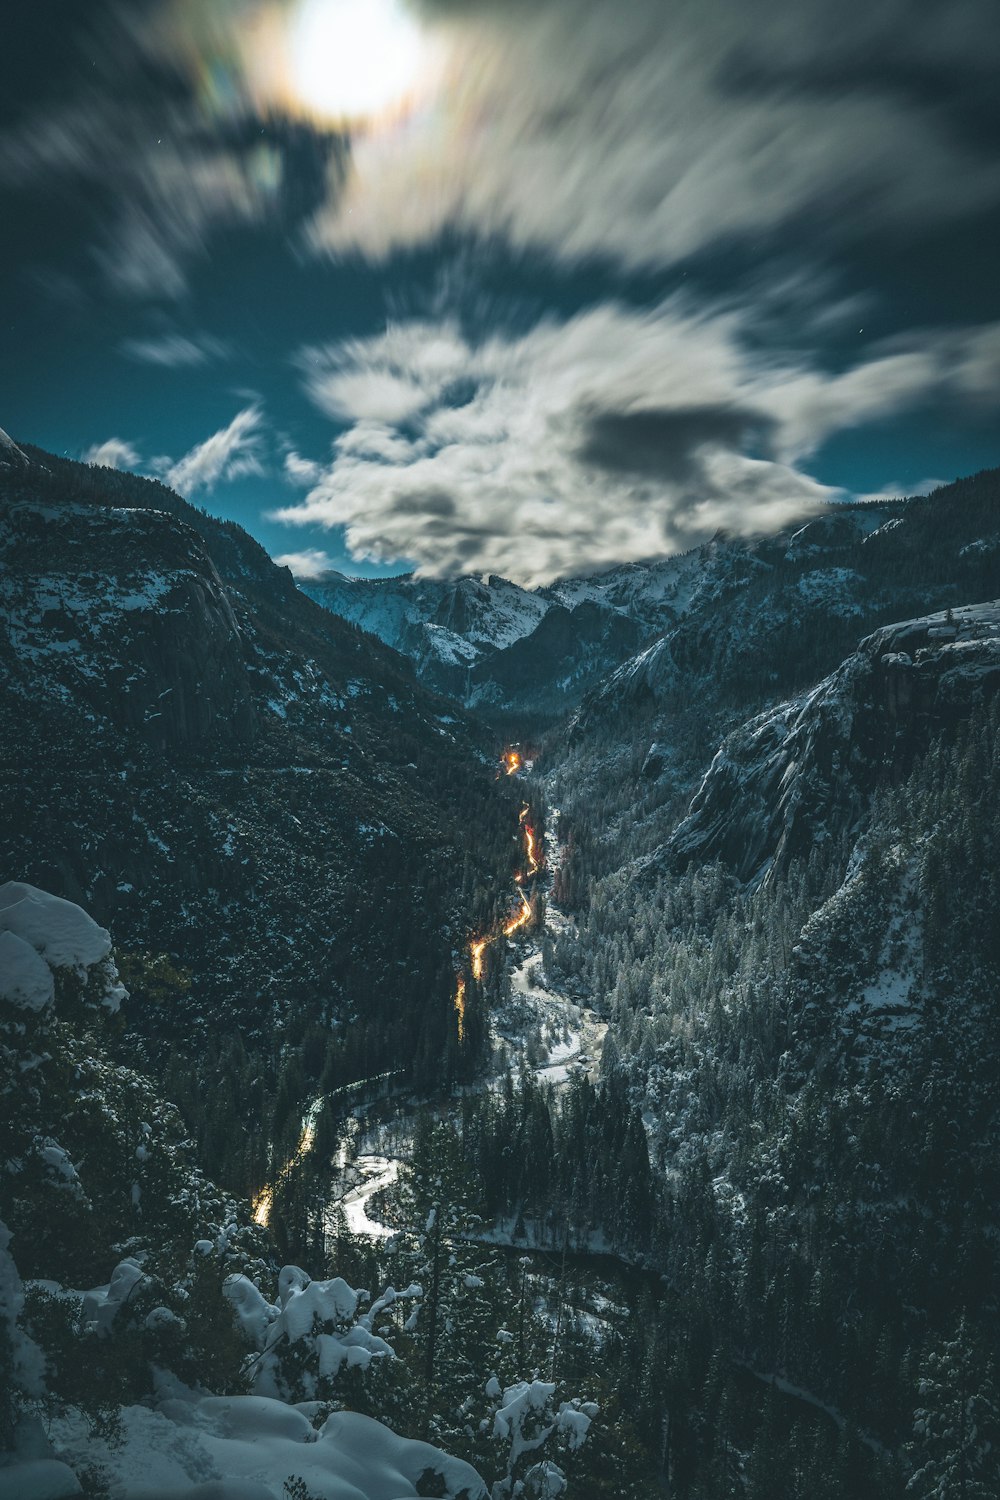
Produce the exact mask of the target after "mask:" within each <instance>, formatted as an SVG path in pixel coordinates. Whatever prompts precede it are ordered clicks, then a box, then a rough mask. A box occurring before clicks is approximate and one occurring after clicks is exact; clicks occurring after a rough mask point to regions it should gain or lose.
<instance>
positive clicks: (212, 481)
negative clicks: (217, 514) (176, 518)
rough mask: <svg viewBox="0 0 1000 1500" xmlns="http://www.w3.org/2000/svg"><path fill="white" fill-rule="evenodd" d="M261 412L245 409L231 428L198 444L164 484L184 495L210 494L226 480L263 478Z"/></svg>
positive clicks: (165, 476) (167, 475)
mask: <svg viewBox="0 0 1000 1500" xmlns="http://www.w3.org/2000/svg"><path fill="white" fill-rule="evenodd" d="M261 429H262V417H261V411H260V408H259V407H257V406H248V407H245V408H244V410H243V411H241V412H238V413H237V415H236V416H235V417H234V418H233V420H232V421H231V422H230V423H229V425H228V427H222V428H220V429H219V431H218V432H214V433H213V434H212V436H211V437H209V438H206V439H205V441H204V442H203V443H198V444H197V446H196V447H194V448H192V449H191V451H190V452H189V453H185V455H184V457H183V458H180V459H178V460H177V461H176V462H175V463H172V464H171V465H170V467H169V468H167V469H166V470H165V472H164V474H163V479H164V481H165V483H167V484H169V485H170V487H171V489H175V490H177V491H178V492H179V493H180V494H182V495H190V494H193V493H194V492H195V491H196V490H200V489H204V490H211V489H214V487H215V486H216V485H217V484H220V483H222V482H224V481H226V480H230V479H238V478H240V477H241V476H243V475H246V474H262V473H263V472H264V466H263V462H262V449H263V433H262V430H261Z"/></svg>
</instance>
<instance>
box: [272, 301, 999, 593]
mask: <svg viewBox="0 0 1000 1500" xmlns="http://www.w3.org/2000/svg"><path fill="white" fill-rule="evenodd" d="M753 318H754V315H753V314H752V313H751V312H750V311H749V310H748V311H743V312H740V311H737V310H734V309H733V308H726V309H715V310H708V309H704V308H702V309H698V308H696V307H695V306H694V305H693V304H691V303H690V302H688V301H686V300H684V299H682V298H679V297H674V298H672V299H669V300H667V301H665V302H664V303H662V304H661V305H660V306H658V307H657V308H655V309H653V310H651V311H649V312H636V311H632V310H628V309H626V308H624V307H620V306H615V305H611V304H605V305H601V306H598V307H596V308H594V309H592V310H590V311H588V312H586V313H582V314H580V315H578V316H576V317H573V318H569V319H567V320H565V321H560V322H556V321H546V322H542V323H539V324H538V325H537V326H536V327H535V328H534V329H532V330H531V331H529V332H528V333H525V334H522V335H520V336H513V335H511V334H510V333H509V332H503V331H501V332H494V333H492V334H488V335H484V336H483V337H481V338H480V339H479V340H472V339H470V338H469V337H467V336H466V335H465V334H463V333H462V331H461V330H460V329H459V327H458V326H457V324H452V323H441V324H435V323H428V322H410V323H402V324H398V325H394V326H392V327H390V328H389V329H387V331H386V332H385V333H383V334H381V335H379V336H378V337H374V338H371V339H367V340H351V341H345V342H343V343H341V344H337V345H332V346H328V347H326V348H323V349H312V350H309V351H306V352H305V353H304V355H303V360H302V362H303V368H304V370H305V371H306V372H307V373H306V377H305V380H306V387H307V389H308V391H309V392H310V394H311V396H312V399H313V400H314V402H315V403H316V405H317V406H318V407H319V408H320V409H321V410H324V411H327V412H329V413H331V414H333V415H335V416H336V417H337V418H338V420H339V421H340V422H347V423H349V425H348V426H347V428H346V430H345V431H343V432H342V433H341V435H340V436H339V437H338V438H337V439H336V442H335V454H334V459H333V462H332V464H331V465H330V466H329V467H328V469H327V471H326V473H325V474H324V475H323V477H322V479H321V480H320V481H319V482H318V483H317V484H315V486H314V487H313V489H312V490H311V491H310V492H309V494H308V495H307V496H306V497H305V499H304V500H303V501H301V502H299V503H297V504H294V505H290V506H286V507H283V508H282V509H280V510H279V511H277V512H276V513H275V515H276V518H278V519H280V520H282V521H285V522H288V523H292V524H296V523H298V524H312V525H316V524H319V525H328V526H335V525H336V526H341V525H342V526H344V527H346V534H347V541H348V545H349V547H350V548H351V550H352V552H353V553H354V555H355V556H357V557H364V558H369V559H373V560H377V561H383V562H387V561H395V560H398V559H401V558H406V559H412V560H415V561H416V563H417V564H418V566H419V568H420V570H421V571H422V572H423V573H425V574H437V575H448V574H454V573H458V572H466V571H471V572H479V571H492V572H500V573H503V574H505V575H506V576H508V577H512V578H516V579H518V580H520V581H523V582H528V583H541V582H545V581H548V580H550V579H551V578H553V577H555V576H558V575H559V574H566V573H570V572H579V571H585V570H587V569H591V568H595V567H600V566H603V565H605V564H606V563H607V562H608V561H610V560H612V559H614V560H616V561H627V560H637V559H641V558H651V557H658V556H664V555H667V554H669V553H672V552H677V551H680V550H683V549H685V548H686V547H689V546H691V545H693V544H695V543H697V542H699V541H702V540H704V539H706V538H708V537H710V536H711V535H712V534H713V533H714V532H715V531H717V530H718V529H719V528H724V529H726V530H727V531H729V532H732V533H735V534H737V535H743V536H748V535H754V534H758V533H762V532H766V531H771V530H775V529H778V528H780V527H781V526H782V525H785V524H787V523H789V522H791V521H793V520H795V519H797V518H799V517H801V516H805V515H808V514H810V513H811V512H814V511H816V510H817V509H818V508H820V507H822V506H824V505H825V504H827V503H829V502H830V501H831V500H834V499H836V498H838V497H840V494H841V492H840V491H837V490H833V489H830V488H829V487H827V486H824V485H823V484H822V483H820V482H819V481H818V480H817V479H816V478H814V477H813V476H811V475H810V474H809V473H808V463H807V461H808V459H809V457H810V455H812V454H813V453H814V452H815V451H816V450H817V448H818V447H819V446H820V445H821V444H822V443H823V442H824V441H825V440H826V439H827V438H828V437H829V436H830V435H831V434H833V433H835V432H840V431H843V430H845V429H848V428H851V427H856V426H859V425H862V424H864V423H869V422H872V421H876V420H878V419H880V418H883V417H885V416H887V415H889V414H892V413H895V412H899V411H902V410H906V409H908V408H909V407H912V406H913V405H914V404H916V403H918V402H919V401H921V400H923V399H925V398H926V397H928V396H929V395H930V394H931V393H945V392H949V391H955V390H961V392H962V394H963V396H964V397H965V398H968V397H969V396H970V395H975V394H977V393H978V394H979V395H986V394H988V392H989V390H990V389H991V388H993V384H992V383H993V382H995V380H996V378H997V374H998V373H1000V346H996V340H995V339H994V338H993V331H992V330H989V329H984V330H972V331H966V332H961V331H956V332H951V333H946V334H942V333H936V334H928V335H927V336H925V337H924V338H923V339H921V340H914V341H913V342H912V344H910V345H907V346H905V347H904V346H903V345H902V344H900V343H899V342H898V341H897V342H896V343H894V344H892V345H887V346H885V347H883V348H879V349H874V350H872V351H871V352H870V353H869V355H868V357H867V358H866V359H864V360H862V361H859V363H857V364H856V365H855V366H853V367H851V368H849V369H847V370H845V371H841V372H838V373H830V372H829V371H826V370H824V369H823V368H821V367H820V366H819V365H816V364H814V363H811V362H810V361H809V360H807V359H806V358H805V357H804V356H802V355H801V354H798V355H792V354H788V355H785V356H780V355H778V354H776V353H774V352H771V353H768V354H766V355H765V354H762V353H761V352H760V351H759V347H757V348H755V346H754V341H753V340H752V338H751V337H750V334H751V333H752V331H753ZM401 392H405V399H403V398H402V397H401V395H400V393H401Z"/></svg>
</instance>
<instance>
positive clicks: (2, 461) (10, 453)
mask: <svg viewBox="0 0 1000 1500" xmlns="http://www.w3.org/2000/svg"><path fill="white" fill-rule="evenodd" d="M29 463H30V460H29V458H28V456H27V454H26V453H25V452H23V450H22V449H20V448H19V447H18V446H17V444H16V443H15V441H14V439H13V438H12V437H8V435H7V433H6V432H4V430H3V428H2V427H0V467H2V468H6V469H19V468H22V467H25V466H26V465H27V464H29Z"/></svg>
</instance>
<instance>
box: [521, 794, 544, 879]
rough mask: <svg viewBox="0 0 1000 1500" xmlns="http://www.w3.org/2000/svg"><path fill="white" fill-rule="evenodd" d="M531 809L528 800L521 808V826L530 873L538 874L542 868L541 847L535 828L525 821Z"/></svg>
mask: <svg viewBox="0 0 1000 1500" xmlns="http://www.w3.org/2000/svg"><path fill="white" fill-rule="evenodd" d="M530 811H531V809H530V808H529V806H528V804H527V802H526V803H525V804H524V806H523V807H522V808H521V817H520V823H521V827H522V828H523V829H524V851H525V853H526V855H527V856H528V874H529V875H536V874H537V873H538V871H539V870H540V869H541V868H542V860H541V849H540V848H539V846H538V840H537V839H536V837H535V830H534V829H533V828H532V826H531V824H530V823H527V822H525V819H526V818H527V816H528V813H529V812H530ZM518 879H520V876H518Z"/></svg>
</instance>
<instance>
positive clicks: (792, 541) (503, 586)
mask: <svg viewBox="0 0 1000 1500" xmlns="http://www.w3.org/2000/svg"><path fill="white" fill-rule="evenodd" d="M898 509H899V507H898V506H896V507H893V506H891V505H887V506H885V507H875V506H868V507H854V508H850V509H845V510H843V511H842V512H839V513H837V514H836V515H832V516H830V517H824V518H820V519H819V520H817V521H815V522H812V523H811V524H810V525H809V526H807V527H803V528H802V529H801V530H800V531H798V532H795V533H789V534H787V535H785V536H783V537H781V538H778V539H777V540H775V541H769V542H766V543H759V544H747V543H744V542H727V541H725V540H720V541H717V542H714V543H712V544H710V545H707V546H704V547H699V548H696V549H694V550H693V551H691V552H687V553H684V554H683V555H681V556H678V557H669V558H665V559H663V560H661V561H658V562H651V563H629V564H626V565H624V566H620V567H616V568H611V569H609V570H608V571H607V572H604V573H598V574H593V575H590V576H587V577H580V578H566V579H562V580H561V581H559V582H558V583H555V584H552V585H550V586H548V587H546V588H541V589H537V590H533V591H529V590H526V589H523V588H520V587H518V586H517V585H516V584H513V583H510V582H508V580H506V579H503V578H498V577H495V576H490V577H488V578H484V579H480V578H459V579H456V580H454V581H450V582H441V581H439V580H433V579H419V578H414V577H412V576H409V575H408V576H406V577H403V578H392V579H383V580H376V581H372V580H366V579H356V578H345V577H344V576H343V575H342V574H340V573H327V574H324V575H322V576H321V577H320V578H318V579H314V580H308V581H304V582H303V583H302V584H301V587H302V589H303V591H304V592H305V593H307V594H308V595H309V596H310V597H311V598H313V599H315V600H316V601H317V603H319V604H322V605H323V606H324V607H325V608H327V609H330V610H332V611H333V612H334V613H336V614H339V615H342V616H343V617H344V618H345V619H349V620H351V621H352V622H353V623H355V624H357V625H359V626H361V627H362V628H363V629H364V630H367V631H369V632H371V633H372V634H374V635H376V636H378V637H379V639H380V640H383V641H385V642H386V643H387V644H389V645H391V646H393V647H395V648H396V649H397V650H399V651H402V652H403V653H404V654H405V655H407V656H409V657H410V658H411V659H412V660H413V661H414V662H415V664H416V666H417V670H418V672H419V673H420V675H421V676H422V677H423V678H424V679H425V681H427V682H428V683H430V684H432V685H433V686H435V687H436V688H438V689H439V690H441V691H442V692H446V693H449V694H451V695H452V696H454V697H456V698H458V699H459V700H460V701H462V702H463V703H465V704H467V705H470V706H474V707H478V708H489V709H491V710H493V711H495V712H500V713H502V712H504V711H509V710H525V709H527V710H530V711H535V712H538V711H543V712H546V713H551V712H552V711H553V710H556V711H558V710H559V709H560V708H566V707H568V706H571V705H572V704H573V703H574V702H576V701H578V700H579V699H580V698H581V697H582V696H583V695H584V694H585V693H586V692H587V691H588V689H591V688H592V687H594V685H595V684H597V683H598V682H600V680H601V679H602V678H604V677H605V676H607V675H608V674H614V673H615V672H616V671H617V669H618V668H619V667H621V668H622V670H623V672H624V673H625V676H624V677H622V678H621V679H619V685H620V686H622V687H623V689H624V691H625V693H626V696H628V693H629V692H630V691H631V690H632V689H630V687H629V674H631V673H632V672H633V671H635V670H638V672H639V675H640V678H641V679H643V680H645V679H644V674H645V673H646V671H647V668H648V667H649V666H650V662H649V660H648V658H646V657H640V658H639V659H638V664H636V663H635V662H633V660H632V658H633V654H634V652H635V651H636V648H643V649H645V648H647V647H648V646H649V644H650V643H651V642H654V641H656V640H658V639H659V638H660V637H662V636H663V635H664V634H665V633H670V632H674V631H677V630H679V629H681V627H682V626H683V623H684V622H685V621H692V620H693V621H702V620H704V621H708V622H709V628H710V629H711V628H712V627H713V626H714V624H715V623H716V621H717V620H718V621H719V622H720V623H721V624H723V626H724V628H731V629H733V630H737V631H739V630H740V629H741V626H740V622H739V620H737V619H736V618H735V617H734V616H733V604H734V601H735V602H736V604H737V606H740V605H742V604H743V602H744V601H743V598H742V597H741V595H742V593H747V597H748V598H752V608H753V610H756V609H757V605H758V602H759V595H760V593H761V592H762V591H766V589H767V588H768V586H769V582H771V581H773V579H772V575H773V574H774V570H775V563H776V562H777V561H779V560H780V562H781V563H782V565H783V572H784V573H790V572H794V573H795V575H796V577H795V579H794V585H793V586H792V587H791V589H790V597H789V599H788V600H787V601H784V602H783V603H782V604H781V605H779V606H777V610H778V614H779V615H781V614H784V615H786V616H794V615H796V614H798V615H803V614H810V613H812V614H817V613H819V612H821V611H824V612H827V613H832V614H834V615H839V616H843V617H849V616H854V617H859V616H860V615H861V614H862V613H863V610H862V607H861V604H860V603H859V600H860V599H861V598H862V597H863V596H864V593H865V588H866V582H865V579H864V578H863V577H862V576H861V574H860V573H858V572H857V571H856V570H855V569H854V568H851V567H848V566H845V565H844V560H843V559H844V557H845V555H846V554H847V553H850V552H853V551H856V550H857V549H858V547H859V546H860V544H861V543H862V541H863V540H864V539H865V538H866V537H867V536H868V535H869V534H870V533H871V532H872V531H876V530H877V529H878V527H879V526H880V525H882V524H884V523H886V522H887V521H891V520H892V519H893V517H894V516H895V514H896V512H897V510H898ZM781 582H782V586H783V585H784V579H782V580H781ZM747 591H749V592H747ZM744 613H746V611H745V610H744ZM772 625H773V621H772V620H770V619H769V618H768V615H767V612H766V611H765V612H762V613H761V614H760V618H759V620H757V622H756V624H755V623H754V622H753V621H752V620H751V621H747V622H745V623H744V625H743V626H742V630H743V633H746V634H751V635H752V634H753V632H754V630H755V629H757V630H758V631H761V630H763V631H766V630H768V629H770V628H772ZM615 691H617V689H616V690H615Z"/></svg>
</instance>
